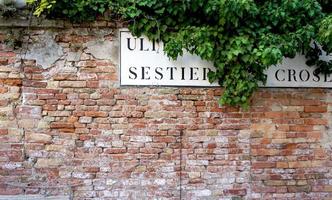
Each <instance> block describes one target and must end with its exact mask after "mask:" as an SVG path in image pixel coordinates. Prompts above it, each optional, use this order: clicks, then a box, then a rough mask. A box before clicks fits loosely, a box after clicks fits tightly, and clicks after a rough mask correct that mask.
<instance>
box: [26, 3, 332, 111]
mask: <svg viewBox="0 0 332 200" xmlns="http://www.w3.org/2000/svg"><path fill="white" fill-rule="evenodd" d="M29 2H30V3H36V4H37V9H36V13H35V14H37V15H39V14H40V13H42V12H44V11H46V16H47V17H49V18H56V17H64V18H68V19H70V20H73V21H87V20H95V19H96V17H99V16H101V17H104V18H110V19H114V18H120V19H122V20H125V21H128V23H129V29H130V31H131V32H132V33H133V34H134V35H136V36H140V35H142V34H144V35H146V36H148V37H149V38H150V39H158V40H161V41H163V42H164V45H165V51H166V53H167V55H168V56H169V57H171V58H173V59H176V58H177V57H178V56H180V55H182V53H183V50H184V49H185V50H187V51H189V52H190V53H192V54H196V55H198V56H200V57H201V58H202V59H205V60H208V61H210V62H212V63H213V64H214V66H215V68H216V71H215V72H210V73H209V75H208V76H209V80H210V81H211V82H212V81H218V83H219V84H220V85H221V86H222V87H224V88H225V90H224V93H223V95H222V97H221V99H220V103H221V104H228V105H242V106H248V103H249V100H250V97H251V95H252V93H253V92H254V91H255V90H256V89H257V88H258V85H259V83H265V82H266V75H265V74H264V70H266V69H267V68H268V67H269V66H271V65H274V64H277V63H279V62H280V61H281V60H282V58H283V57H294V56H295V55H296V53H304V54H306V57H307V59H308V61H307V63H308V64H309V65H317V66H318V67H319V68H318V69H317V70H316V72H317V73H331V72H332V63H331V62H325V61H321V60H319V55H320V54H321V53H322V52H321V50H320V48H319V46H322V49H324V50H325V51H326V52H327V53H331V52H332V4H331V2H330V0H291V1H290V0H263V1H262V0H112V1H110V0H61V1H59V0H58V1H54V0H41V1H39V0H38V1H36V0H29ZM313 41H315V42H313Z"/></svg>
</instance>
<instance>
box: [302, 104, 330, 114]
mask: <svg viewBox="0 0 332 200" xmlns="http://www.w3.org/2000/svg"><path fill="white" fill-rule="evenodd" d="M326 111H327V106H304V112H307V113H324V112H326Z"/></svg>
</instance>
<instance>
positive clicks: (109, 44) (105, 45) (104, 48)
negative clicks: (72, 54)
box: [84, 40, 119, 63]
mask: <svg viewBox="0 0 332 200" xmlns="http://www.w3.org/2000/svg"><path fill="white" fill-rule="evenodd" d="M84 46H85V47H86V53H90V54H91V55H92V56H94V57H95V58H97V59H102V60H112V61H113V62H115V63H118V49H119V45H118V43H117V42H115V41H109V40H96V41H90V42H87V43H86V44H85V45H84Z"/></svg>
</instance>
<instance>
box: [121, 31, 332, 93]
mask: <svg viewBox="0 0 332 200" xmlns="http://www.w3.org/2000/svg"><path fill="white" fill-rule="evenodd" d="M322 59H325V60H329V59H332V58H331V56H327V55H325V56H323V57H322ZM314 70H315V67H309V66H307V65H306V64H305V58H304V56H303V55H297V56H296V57H295V58H293V59H289V58H285V59H283V61H282V62H281V63H280V64H278V65H276V66H271V67H269V68H268V70H267V71H266V74H267V83H266V85H265V86H262V87H324V88H332V75H324V74H319V75H317V74H314V73H313V72H314ZM209 71H214V67H213V65H212V63H209V62H207V61H204V60H202V59H201V58H199V57H198V56H195V55H191V54H190V53H188V52H184V53H183V56H181V57H178V59H177V60H175V61H174V60H172V59H170V58H168V57H167V56H166V55H165V53H164V51H163V44H162V43H157V42H155V41H149V40H148V39H147V38H146V37H139V38H137V37H134V36H132V35H131V33H130V32H129V31H128V30H121V31H120V85H132V86H136V85H137V86H139V85H142V86H200V87H211V86H218V84H217V83H216V82H215V83H212V84H211V83H210V82H209V81H208V76H207V74H208V72H209Z"/></svg>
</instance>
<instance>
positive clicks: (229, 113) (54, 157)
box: [0, 27, 332, 200]
mask: <svg viewBox="0 0 332 200" xmlns="http://www.w3.org/2000/svg"><path fill="white" fill-rule="evenodd" d="M6 31H7V30H6V29H3V30H1V31H0V39H1V44H0V195H24V194H29V195H45V196H54V195H72V197H73V198H74V199H179V198H180V197H182V199H188V200H189V199H332V181H331V177H332V158H331V155H332V154H331V144H332V142H331V141H332V132H331V125H332V122H331V121H332V114H331V111H332V90H331V89H260V90H259V91H258V92H256V93H255V94H254V96H253V98H252V103H251V107H250V108H249V109H248V110H242V109H240V108H233V107H221V106H219V105H218V97H219V96H220V94H221V93H222V90H221V89H218V88H208V89H207V88H170V87H165V88H162V87H139V88H136V87H120V86H119V80H118V75H119V74H118V73H119V71H118V66H117V61H116V59H115V58H110V59H108V60H99V59H96V58H95V57H94V56H93V55H91V54H89V53H86V52H85V51H84V48H83V47H82V44H85V43H87V42H89V41H93V40H97V39H100V38H98V37H100V36H98V35H96V34H94V31H100V29H98V30H91V29H87V28H79V27H77V28H75V29H72V28H66V29H59V30H56V31H55V33H56V37H55V38H56V41H57V43H58V44H59V45H61V46H62V48H63V49H64V52H65V54H64V56H63V57H61V58H59V60H58V61H56V63H54V65H53V66H52V67H51V68H48V69H44V68H43V66H39V65H37V64H36V62H35V61H34V60H20V59H21V58H22V57H24V56H23V55H21V54H20V50H15V49H13V47H11V46H9V45H6V44H7V43H5V38H6ZM44 31H47V30H42V29H33V30H31V31H30V37H33V38H34V37H37V36H38V35H40V34H43V33H44ZM103 31H104V32H107V31H109V32H110V34H105V36H103V37H104V39H106V40H116V39H117V38H116V37H115V36H114V35H113V34H112V31H110V30H109V29H108V28H105V30H103ZM78 49H79V50H78ZM76 53H79V59H77V60H75V59H69V58H68V56H69V55H71V54H76ZM67 58H68V60H67Z"/></svg>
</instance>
